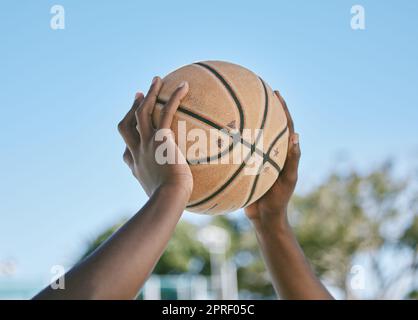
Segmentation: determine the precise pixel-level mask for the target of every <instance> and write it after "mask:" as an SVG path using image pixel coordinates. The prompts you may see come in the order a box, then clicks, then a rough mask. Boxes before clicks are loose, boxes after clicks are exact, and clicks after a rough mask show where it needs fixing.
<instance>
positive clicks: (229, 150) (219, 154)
mask: <svg viewBox="0 0 418 320" xmlns="http://www.w3.org/2000/svg"><path fill="white" fill-rule="evenodd" d="M156 102H157V103H159V104H162V105H165V104H166V103H167V101H165V100H163V99H160V98H157V101H156ZM177 110H178V111H179V112H182V113H184V114H187V115H188V116H190V117H192V118H194V119H196V120H199V121H201V122H203V123H206V124H207V125H208V126H210V127H212V128H215V129H217V130H222V129H224V132H225V133H226V134H228V135H229V136H230V137H232V138H234V137H233V135H231V134H230V133H228V130H227V129H226V128H222V126H220V125H219V124H217V123H215V122H213V121H211V120H209V119H206V118H205V117H202V116H201V115H199V114H197V113H194V112H193V111H190V110H189V109H187V108H185V107H183V106H179V107H178V108H177ZM225 130H226V131H225ZM234 147H235V140H233V141H232V143H231V144H230V145H229V147H228V148H227V149H224V150H223V151H221V152H219V153H218V154H216V155H214V156H211V157H207V158H206V159H204V161H205V162H206V163H210V162H212V161H213V160H218V159H220V158H222V157H223V156H224V155H226V154H227V153H229V152H231V151H232V150H233V149H234ZM186 161H187V163H188V164H189V165H194V164H198V163H201V162H203V159H196V160H193V161H189V160H186Z"/></svg>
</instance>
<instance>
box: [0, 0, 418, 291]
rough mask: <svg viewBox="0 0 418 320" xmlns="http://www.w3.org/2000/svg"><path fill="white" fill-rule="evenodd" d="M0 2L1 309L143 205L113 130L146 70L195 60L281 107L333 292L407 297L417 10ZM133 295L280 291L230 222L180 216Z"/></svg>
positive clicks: (413, 209)
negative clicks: (253, 76)
mask: <svg viewBox="0 0 418 320" xmlns="http://www.w3.org/2000/svg"><path fill="white" fill-rule="evenodd" d="M57 4H58V5H60V6H61V7H62V8H63V9H64V10H65V11H64V12H65V15H64V16H65V26H64V28H63V29H60V28H58V29H54V28H53V27H51V21H52V19H53V17H54V16H55V14H56V12H55V11H53V13H51V8H53V6H54V5H57ZM353 5H361V6H362V8H363V9H364V12H365V28H364V29H358V30H354V29H353V28H352V26H351V24H350V23H351V21H352V18H353V14H352V13H351V9H352V7H353ZM0 7H1V10H0V39H1V42H0V43H1V50H0V70H1V72H0V88H1V89H0V146H1V151H0V152H1V157H0V200H1V201H0V299H19V298H23V299H26V298H30V297H31V296H33V295H34V294H35V293H36V292H37V291H39V290H40V289H41V288H42V287H43V286H45V285H46V284H48V283H49V282H50V281H51V279H53V278H54V277H55V276H56V270H57V266H58V267H59V266H62V267H63V268H65V270H68V269H69V268H70V267H71V266H72V265H73V264H74V263H76V262H77V261H79V260H80V259H81V258H82V257H83V256H85V255H87V254H88V253H89V252H91V251H92V250H94V248H96V247H97V246H98V245H99V244H100V243H101V242H102V241H104V240H105V239H106V238H107V237H108V236H109V235H110V234H112V232H113V231H114V230H116V229H117V228H118V227H119V226H120V225H121V224H123V222H124V221H126V220H127V219H129V218H130V217H131V216H132V215H133V214H134V213H135V212H137V211H138V210H139V208H140V207H141V206H142V205H143V204H144V203H145V202H146V200H147V197H146V195H145V193H144V192H143V191H142V189H141V188H140V186H139V184H138V183H137V182H136V181H135V180H134V179H133V177H132V176H131V174H130V172H129V170H128V169H127V168H126V167H125V165H124V163H123V161H122V152H123V150H124V145H123V141H122V139H121V138H120V137H119V135H118V132H117V130H116V126H117V123H118V122H119V121H120V119H121V118H122V117H123V116H124V114H125V113H126V112H127V110H128V109H129V107H130V105H131V104H132V102H133V97H134V94H135V92H136V91H138V90H147V88H148V86H149V82H150V80H151V79H152V77H153V76H154V75H160V76H164V75H165V74H167V73H169V72H170V71H172V70H174V69H176V68H178V67H179V66H181V65H184V64H188V63H191V62H194V61H199V60H226V61H231V62H235V63H238V64H241V65H243V66H246V67H247V68H249V69H251V70H253V71H254V72H256V73H257V74H259V75H260V76H262V77H263V79H265V80H266V81H267V82H268V83H269V84H270V85H271V86H272V87H274V88H277V89H278V90H280V92H281V94H282V95H283V96H284V97H285V98H286V100H287V103H288V106H289V109H290V111H291V113H292V115H293V118H294V121H295V125H296V130H297V131H298V132H299V133H300V140H301V148H302V160H301V167H300V174H299V183H298V186H297V190H296V194H295V196H294V198H293V201H292V204H291V208H290V210H289V217H290V220H291V224H292V226H293V228H294V231H295V233H296V235H297V238H298V240H299V242H300V244H301V246H302V248H303V250H304V252H305V253H306V256H307V257H308V259H309V260H310V262H311V263H312V265H313V267H314V268H315V270H316V272H317V274H318V275H319V276H320V277H321V279H322V281H323V282H324V283H325V284H326V286H327V287H328V288H329V289H330V290H331V292H332V293H333V294H334V295H335V296H336V297H337V298H339V299H364V298H368V299H416V298H418V250H417V243H418V207H417V206H418V185H417V181H418V179H417V178H418V166H417V165H418V163H417V159H418V140H417V136H418V125H417V120H418V108H417V107H418V98H417V95H416V88H418V62H417V56H418V46H417V44H416V39H417V38H418V20H417V19H416V17H417V15H418V3H416V2H413V1H408V0H401V1H397V2H396V3H395V2H386V3H383V2H382V1H377V0H376V1H360V2H356V3H354V2H352V1H347V0H342V1H338V2H336V1H331V0H324V1H311V2H309V3H307V2H306V1H302V0H297V1H292V2H287V1H228V2H227V3H226V2H224V1H220V0H219V1H218V0H214V1H200V2H196V1H175V2H174V1H158V2H155V3H154V2H149V1H147V2H145V1H124V2H122V3H121V2H116V1H113V2H110V1H108V2H101V1H89V2H74V1H59V2H56V1H36V2H34V1H29V0H28V1H22V0H19V1H13V2H12V1H9V2H3V3H2V4H1V5H0ZM58 269H59V268H58ZM138 298H139V299H214V298H218V299H275V298H276V297H275V295H274V291H273V288H272V286H271V282H270V280H269V278H268V274H267V273H266V270H265V267H264V265H263V262H262V260H261V257H260V254H259V251H258V248H257V243H256V239H255V235H254V232H253V230H252V228H251V225H250V223H249V222H248V221H247V219H246V218H245V216H244V214H243V212H242V211H237V212H234V213H231V214H228V215H226V216H219V217H206V216H200V215H196V214H191V213H187V212H186V213H185V214H184V216H183V218H182V220H181V222H180V224H179V225H178V227H177V229H176V232H175V235H174V237H173V239H172V240H171V241H170V243H169V245H168V248H167V250H166V252H165V253H164V255H163V256H162V258H161V260H160V262H159V263H158V265H157V267H156V268H155V270H154V273H153V275H152V277H151V278H150V279H149V280H148V282H147V283H146V285H145V287H144V288H143V290H142V291H141V292H140V293H139V295H138Z"/></svg>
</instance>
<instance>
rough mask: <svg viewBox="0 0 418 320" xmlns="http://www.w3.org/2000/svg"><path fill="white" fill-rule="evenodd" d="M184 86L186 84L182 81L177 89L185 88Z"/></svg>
mask: <svg viewBox="0 0 418 320" xmlns="http://www.w3.org/2000/svg"><path fill="white" fill-rule="evenodd" d="M186 84H187V82H186V81H182V82H181V83H180V84H179V86H178V88H179V89H180V88H183V87H184V86H186Z"/></svg>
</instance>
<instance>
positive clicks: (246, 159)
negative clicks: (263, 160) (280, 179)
mask: <svg viewBox="0 0 418 320" xmlns="http://www.w3.org/2000/svg"><path fill="white" fill-rule="evenodd" d="M286 130H287V126H286V127H285V128H284V129H283V130H282V131H281V132H280V133H279V134H278V135H277V137H276V138H275V139H274V140H273V142H272V144H271V146H270V148H269V150H270V151H271V149H272V148H273V147H272V146H274V144H275V143H276V142H277V140H279V139H280V137H282V136H283V135H284V133H285V132H286ZM252 155H253V154H252V153H251V152H250V153H249V154H248V155H247V157H246V158H245V160H244V161H243V163H241V165H240V166H239V168H238V169H237V170H236V171H235V172H234V174H233V175H232V176H231V177H230V178H229V179H228V180H227V181H226V182H225V183H224V184H223V185H222V186H221V187H220V188H219V189H218V190H216V191H215V192H214V193H212V194H211V195H209V196H207V197H206V198H204V199H202V200H200V201H198V202H196V203H192V204H190V205H188V206H187V207H186V208H193V207H196V206H198V205H201V204H203V203H205V202H206V201H209V200H210V199H212V198H213V197H215V196H217V195H218V194H219V193H220V192H222V191H223V190H224V189H225V188H226V187H228V185H229V184H231V182H232V181H233V180H234V179H235V177H236V176H238V174H239V173H240V172H241V171H242V169H244V167H245V166H246V164H247V162H248V160H249V159H250V158H251V156H252ZM278 171H279V172H280V168H279V170H278Z"/></svg>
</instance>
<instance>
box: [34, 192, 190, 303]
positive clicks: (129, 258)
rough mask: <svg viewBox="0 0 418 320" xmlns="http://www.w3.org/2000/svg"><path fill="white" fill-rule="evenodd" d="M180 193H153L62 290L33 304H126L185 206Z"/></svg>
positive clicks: (48, 293) (72, 274) (76, 269)
mask: <svg viewBox="0 0 418 320" xmlns="http://www.w3.org/2000/svg"><path fill="white" fill-rule="evenodd" d="M187 199H188V197H187V195H185V194H184V192H183V190H182V189H175V190H173V188H172V187H170V188H160V189H158V190H157V191H156V192H155V193H154V194H153V195H152V197H151V198H150V199H149V201H148V202H147V204H146V205H145V206H144V207H143V208H142V209H141V210H140V211H139V212H138V213H137V214H136V215H135V216H134V217H132V218H131V219H130V220H129V221H128V222H127V223H126V224H125V225H124V226H123V227H121V228H120V229H119V230H118V231H117V232H116V233H115V234H114V235H113V236H112V237H111V238H110V239H109V240H107V241H106V242H105V243H104V244H103V245H102V246H100V247H99V248H98V249H97V250H96V251H95V252H93V253H92V254H91V255H90V256H89V257H87V258H86V259H85V260H84V261H82V262H81V263H80V264H78V265H76V266H75V267H74V268H73V269H71V270H70V271H69V272H68V273H67V274H66V276H65V289H64V290H53V289H52V288H50V287H47V288H46V289H45V290H43V291H42V292H41V293H40V294H38V295H37V296H36V297H35V298H39V299H132V298H134V297H135V295H136V294H137V293H138V291H139V289H140V288H141V287H142V285H143V284H144V282H145V281H146V279H147V278H148V276H149V274H150V273H151V271H152V269H153V268H154V266H155V264H156V263H157V261H158V259H159V258H160V256H161V254H162V252H163V251H164V249H165V247H166V245H167V243H168V241H169V239H170V237H171V235H172V233H173V232H174V229H175V226H176V224H177V222H178V220H179V219H180V217H181V214H182V212H183V210H184V207H185V205H186V203H187Z"/></svg>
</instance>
